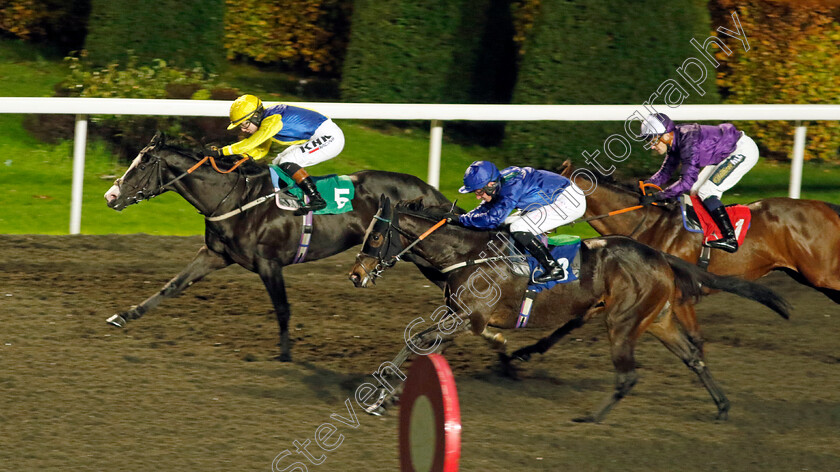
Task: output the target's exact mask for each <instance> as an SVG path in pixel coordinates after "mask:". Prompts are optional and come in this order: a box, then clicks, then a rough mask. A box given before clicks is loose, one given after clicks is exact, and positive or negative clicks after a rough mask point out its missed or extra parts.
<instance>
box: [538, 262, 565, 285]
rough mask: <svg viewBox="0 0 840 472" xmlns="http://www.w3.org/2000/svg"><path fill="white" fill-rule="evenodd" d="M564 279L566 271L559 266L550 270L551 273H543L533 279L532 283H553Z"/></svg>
mask: <svg viewBox="0 0 840 472" xmlns="http://www.w3.org/2000/svg"><path fill="white" fill-rule="evenodd" d="M565 278H566V270H565V269H563V267H561V266H559V265H558V266H556V267H555V268H553V269H551V272H543V274H542V275H540V276H537V277H534V283H538V284H544V283H546V282H554V281H557V280H563V279H565Z"/></svg>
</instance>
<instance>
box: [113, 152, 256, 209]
mask: <svg viewBox="0 0 840 472" xmlns="http://www.w3.org/2000/svg"><path fill="white" fill-rule="evenodd" d="M159 144H160V143H156V142H152V143H149V144H148V145H147V146H146V147H144V148H143V149H141V150H140V152H139V153H138V155H137V158H138V168H139V169H140V170H141V171H145V166H146V165H151V166H154V167H153V169H152V171H151V172H148V173H147V175H146V181H145V182H144V185H143V186H142V187H140V188H139V189H138V190H137V191H135V193H134V195H132V196H127V197H125V198H126V201H127V204H129V205H130V204H133V203H137V202H141V201H143V200H148V199H151V198H154V197H156V196H158V195H160V194H162V193H163V192H165V191H166V190H174V187H172V185H173V184H175V182H178V181H179V180H181V179H183V178H184V177H186V176H188V175H190V174H192V173H193V172H194V171H195V170H196V169H198V168H199V167H201V166H202V165H203V164H204V163H205V162H207V161H208V160H209V161H210V163H211V165H212V166H213V168H214V169H215V170H216V171H217V172H219V173H221V174H229V173H231V172H233V171H234V170H236V169H237V168H238V167H239V166H240V165H241V164H242V163H243V162H245V161H247V160H248V159H249V158H248V157H244V158H242V159H240V160H239V161H237V162H236V163H235V164H234V165H233V166H231V168H230V169H228V170H224V171H223V170H221V169H219V167H218V166H217V165H216V161H215V160H214V159H213V158H212V157H211V156H205V157H204V158H202V159H201V160H199V161H198V162H197V163H195V164H194V165H193V166H192V167H190V168H189V169H187V170H185V171H183V172H182V173H181V174H180V175H178V176H177V177H174V178H172V179H171V180H169V182H166V183H163V164H164V163H165V161H164V159H163V158H162V157H160V156H159V155H157V154H151V151H153V150H155V148H156V147H157V146H158V145H159ZM168 149H169V150H170V151H172V152H174V153H176V154H179V155H181V156H185V157H191V156H188V154H187V153H185V152H183V151H180V150H178V149H177V148H172V147H170V148H168ZM146 154H149V156H150V160H149V162H147V163H141V162H140V161H142V159H143V158H144V157H145V156H146ZM152 176H154V177H155V178H154V180H153V178H152ZM236 176H237V178H236V182H234V184H233V185H232V186H231V188H230V190H229V191H228V193H227V194H225V196H224V197H222V199H221V200H219V203H218V204H217V205H216V206H215V208H214V209H213V211H211V212H209V213H208V214H206V215H205V216H206V217H209V216H210V215H213V214H214V213H215V212H216V211H217V210H218V209H219V208H220V207H221V206H222V204H224V202H225V201H226V200H227V199H228V198H229V197H230V195H231V194H232V193H233V191H234V190H235V189H236V188H237V187H238V186H239V182H240V181H241V180H242V172H241V170H240V171H239V172H237V173H236ZM245 181H246V186H247V184H248V179H247V178H246V179H245ZM122 183H123V178H122V177H120V178H118V179H117V180H115V181H114V185H116V186H117V187H121V186H122Z"/></svg>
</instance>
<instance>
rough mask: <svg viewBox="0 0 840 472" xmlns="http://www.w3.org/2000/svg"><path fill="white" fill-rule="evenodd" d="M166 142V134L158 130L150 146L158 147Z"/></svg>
mask: <svg viewBox="0 0 840 472" xmlns="http://www.w3.org/2000/svg"><path fill="white" fill-rule="evenodd" d="M165 143H166V135H165V134H163V132H162V131H161V130H157V132H156V133H155V135H154V136H153V137H152V140H151V141H150V142H149V147H153V148H154V147H157V146H161V145H163V144H165Z"/></svg>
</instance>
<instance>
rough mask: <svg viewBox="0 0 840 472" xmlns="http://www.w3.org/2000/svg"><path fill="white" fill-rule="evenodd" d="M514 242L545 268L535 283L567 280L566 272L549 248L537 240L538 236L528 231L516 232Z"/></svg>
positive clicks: (535, 278) (512, 234)
mask: <svg viewBox="0 0 840 472" xmlns="http://www.w3.org/2000/svg"><path fill="white" fill-rule="evenodd" d="M511 236H513V239H514V241H516V242H517V243H519V244H520V245H521V246H523V247H524V248H525V249H526V250H527V251H528V253H529V254H531V255H532V256H534V258H535V259H536V260H537V262H539V263H540V265H541V266H542V267H543V274H542V275H540V276H538V277H534V282H535V283H538V284H542V283H546V282H552V281H555V280H563V279H565V278H566V271H565V270H564V269H563V266H561V265H560V264H559V263H558V262H557V261H556V260H555V259H554V257H553V256H552V255H551V252H549V250H548V248H547V247H545V245H543V243H542V242H541V241H540V240H539V239H537V235H535V234H531V233H529V232H527V231H516V232H514V233H511Z"/></svg>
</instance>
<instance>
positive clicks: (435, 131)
mask: <svg viewBox="0 0 840 472" xmlns="http://www.w3.org/2000/svg"><path fill="white" fill-rule="evenodd" d="M442 146H443V122H442V121H441V120H432V129H431V133H429V177H428V178H427V179H426V180H427V181H428V183H429V185H431V186H432V187H434V188H436V189H440V150H441V147H442Z"/></svg>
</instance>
